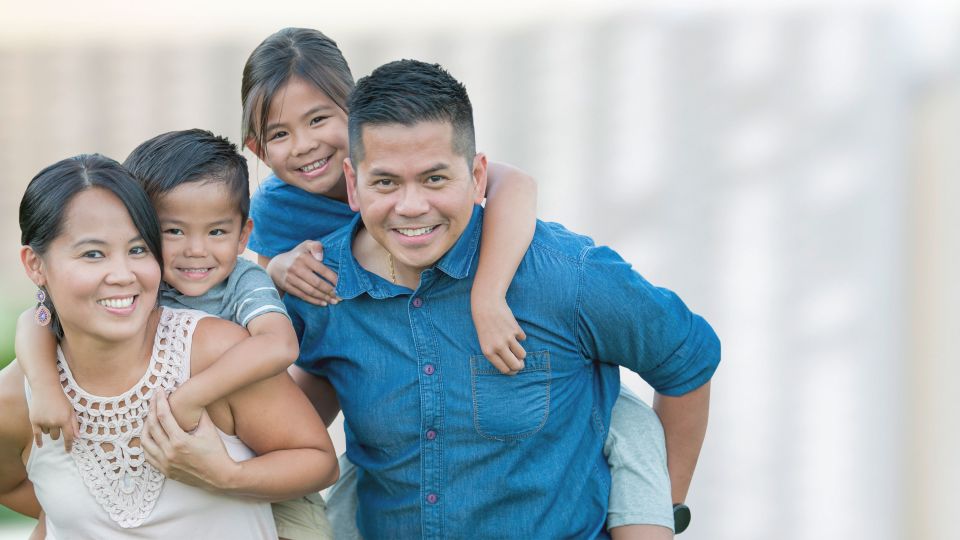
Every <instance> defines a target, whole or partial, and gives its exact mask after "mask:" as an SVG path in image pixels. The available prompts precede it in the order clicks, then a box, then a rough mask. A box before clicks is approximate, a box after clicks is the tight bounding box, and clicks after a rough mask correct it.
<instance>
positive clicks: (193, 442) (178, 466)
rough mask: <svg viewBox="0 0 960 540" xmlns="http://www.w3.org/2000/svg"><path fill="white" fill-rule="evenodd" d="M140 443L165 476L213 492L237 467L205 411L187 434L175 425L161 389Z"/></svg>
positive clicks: (155, 399) (148, 459)
mask: <svg viewBox="0 0 960 540" xmlns="http://www.w3.org/2000/svg"><path fill="white" fill-rule="evenodd" d="M140 445H141V446H142V448H143V453H144V457H146V459H147V462H149V463H150V464H151V465H153V466H154V467H156V468H157V470H159V471H160V472H162V473H163V474H164V475H165V476H166V477H167V478H172V479H173V480H176V481H178V482H183V483H184V484H189V485H191V486H196V487H199V488H203V489H208V490H212V491H219V490H222V489H223V488H224V486H225V485H226V482H227V480H226V479H227V478H229V475H230V471H231V470H232V469H233V468H235V467H237V466H238V465H237V463H236V462H235V461H233V459H231V458H230V455H229V454H227V449H226V448H225V447H224V446H223V441H222V440H220V435H218V434H217V428H216V426H214V425H213V421H212V420H210V416H209V415H207V411H206V410H204V411H203V412H202V414H201V415H200V423H199V425H198V426H197V429H196V431H194V432H193V434H187V433H186V432H184V431H183V430H182V429H180V426H179V425H177V421H176V420H175V419H174V418H173V413H172V412H171V411H170V404H169V403H168V402H167V396H166V394H165V393H164V392H162V391H160V392H157V394H156V397H154V399H153V401H152V402H151V403H150V414H149V415H148V416H147V423H146V425H144V428H143V432H142V433H141V435H140Z"/></svg>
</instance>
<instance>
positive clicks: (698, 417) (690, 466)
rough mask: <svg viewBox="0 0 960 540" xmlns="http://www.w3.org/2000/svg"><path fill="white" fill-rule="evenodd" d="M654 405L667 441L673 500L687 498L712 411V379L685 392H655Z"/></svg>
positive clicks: (675, 502)
mask: <svg viewBox="0 0 960 540" xmlns="http://www.w3.org/2000/svg"><path fill="white" fill-rule="evenodd" d="M653 409H654V410H655V411H657V414H658V415H659V416H660V422H661V423H662V424H663V435H664V438H665V439H666V443H667V470H668V471H669V472H670V485H671V488H670V492H671V495H672V497H673V503H674V504H677V503H682V502H684V501H685V500H686V499H687V491H688V490H689V489H690V480H691V479H692V478H693V471H694V469H696V467H697V459H698V458H699V457H700V449H701V448H702V447H703V438H704V436H705V435H706V433H707V417H708V416H709V411H710V382H709V381H708V382H707V383H706V384H704V385H703V386H701V387H700V388H697V389H696V390H694V391H692V392H689V393H687V394H684V395H682V396H677V397H671V396H665V395H662V394H660V393H657V394H655V395H654V398H653Z"/></svg>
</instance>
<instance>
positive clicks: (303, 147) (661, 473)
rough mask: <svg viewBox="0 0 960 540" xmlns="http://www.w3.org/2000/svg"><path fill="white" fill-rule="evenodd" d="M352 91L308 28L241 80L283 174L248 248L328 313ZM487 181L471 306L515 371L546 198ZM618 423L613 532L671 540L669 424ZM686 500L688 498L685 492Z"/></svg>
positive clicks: (252, 134)
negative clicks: (518, 280)
mask: <svg viewBox="0 0 960 540" xmlns="http://www.w3.org/2000/svg"><path fill="white" fill-rule="evenodd" d="M353 84H354V83H353V77H352V75H351V73H350V69H349V67H348V65H347V62H346V60H345V59H344V58H343V55H342V53H341V52H340V50H339V49H338V48H337V45H336V43H335V42H334V41H332V40H331V39H329V38H327V37H326V36H325V35H323V34H322V33H321V32H319V31H316V30H310V29H302V28H286V29H283V30H280V31H279V32H277V33H275V34H273V35H271V36H269V37H268V38H267V39H265V40H264V41H263V42H262V43H261V44H260V45H259V46H258V47H257V48H256V49H255V50H254V51H253V52H252V53H251V55H250V57H249V58H248V60H247V63H246V65H245V66H244V71H243V80H242V82H241V99H242V103H243V137H244V138H245V140H246V145H247V147H248V148H249V149H250V150H251V151H253V152H254V153H255V154H256V155H257V156H258V157H260V158H261V159H262V160H263V161H264V162H265V163H266V164H267V165H268V166H269V167H270V168H271V169H272V171H273V175H271V176H270V177H269V178H267V179H266V180H265V181H264V182H263V183H262V184H261V186H260V188H259V189H258V190H257V191H256V192H255V193H254V195H253V199H252V201H251V209H250V214H251V217H252V218H253V220H254V223H255V227H254V231H253V234H252V236H251V238H250V243H249V247H250V249H252V250H253V251H255V252H256V253H258V255H259V261H260V263H261V264H262V265H264V266H266V267H267V269H268V272H269V273H270V275H271V277H272V278H273V279H274V282H275V283H276V285H277V287H278V288H280V289H282V290H284V291H286V292H287V293H289V294H293V295H295V296H298V297H300V298H302V299H303V300H305V301H307V302H311V303H314V304H317V305H320V306H323V305H326V304H327V303H335V302H337V301H338V299H337V298H336V296H335V295H334V288H333V286H331V285H330V283H332V284H335V283H336V275H335V274H334V273H333V272H331V271H330V270H329V269H327V268H326V267H325V266H324V265H323V264H322V258H323V252H322V246H321V245H320V243H319V242H317V241H315V239H319V238H322V237H323V236H325V235H326V234H328V233H330V232H332V231H334V230H336V229H338V228H340V227H342V226H343V225H345V224H346V223H348V222H349V220H350V219H351V218H352V216H353V212H352V211H351V210H350V208H349V206H348V205H347V202H346V200H347V195H346V181H345V179H344V175H343V169H342V163H343V160H344V158H346V157H347V151H348V148H347V122H346V121H347V114H348V111H347V108H346V102H347V96H348V94H349V93H350V91H351V90H352V88H353ZM488 178H489V187H488V190H487V197H488V205H487V208H486V219H484V223H483V227H484V230H483V234H482V238H483V241H482V243H481V248H480V261H479V266H478V269H477V274H476V278H475V280H474V286H473V292H472V295H471V307H472V314H473V319H474V324H475V326H476V330H477V336H478V338H479V342H480V346H481V350H482V352H483V353H484V355H485V356H486V357H487V359H488V360H489V361H490V362H491V363H492V364H493V365H494V366H495V367H496V368H497V369H498V370H500V371H501V372H503V373H512V372H515V371H518V370H519V369H521V368H522V367H523V359H524V357H525V352H524V350H523V348H522V346H521V345H520V341H522V340H524V339H525V335H524V333H523V330H521V329H520V327H519V325H518V324H517V322H516V320H515V319H514V317H513V314H512V312H511V311H510V308H509V307H508V306H507V304H506V300H505V296H506V291H507V288H508V287H509V284H510V282H511V280H512V279H513V274H514V273H515V271H516V269H517V266H518V265H519V263H520V260H521V259H522V258H523V255H524V253H525V252H526V249H527V247H528V245H529V243H530V241H531V239H532V237H533V231H534V228H535V223H536V201H535V197H536V189H535V185H534V182H533V181H532V179H530V178H528V177H527V176H526V175H524V174H523V173H521V172H519V171H517V170H516V169H513V168H510V167H507V166H504V165H496V164H491V165H490V167H489V175H488ZM321 276H322V278H324V279H325V280H326V281H324V279H321ZM327 282H329V283H327ZM358 339H362V337H361V336H358ZM292 371H293V372H294V377H295V379H297V382H298V383H300V384H301V387H302V388H304V390H305V391H306V392H307V394H308V396H310V397H311V399H313V400H315V401H319V400H323V399H335V397H331V396H335V394H334V393H333V392H332V388H330V387H329V385H327V384H326V383H324V382H323V381H322V380H321V379H317V378H315V377H313V376H311V375H309V374H306V373H305V372H303V371H302V370H299V368H298V367H297V366H294V367H293V368H292ZM618 411H619V412H618ZM613 418H614V419H615V420H614V422H613V425H611V430H610V431H611V434H612V435H611V437H609V438H608V440H607V445H606V448H605V451H606V452H607V453H608V459H609V461H610V463H611V465H612V466H613V477H614V478H613V486H612V493H611V514H610V519H609V526H610V527H615V528H614V529H612V531H611V532H613V534H614V535H615V536H619V537H623V538H625V537H627V533H630V534H636V536H635V537H636V538H662V537H666V534H667V533H669V531H668V530H667V529H669V528H672V526H673V516H672V512H671V508H670V486H669V479H668V478H667V474H666V465H665V463H664V462H665V458H664V450H663V445H664V442H663V431H662V428H661V427H660V424H659V420H658V419H657V417H656V415H655V414H654V413H653V412H652V411H651V410H650V408H649V407H647V406H646V405H645V404H643V403H642V402H640V401H639V400H631V399H619V400H618V401H617V407H616V408H615V412H614V415H613ZM616 419H620V420H616ZM624 419H626V421H624ZM325 420H326V421H327V422H330V421H332V420H333V419H332V418H326V419H325ZM623 424H627V425H623ZM631 454H632V455H631ZM633 456H638V457H639V459H637V458H634V457H633ZM690 472H692V466H691V467H690ZM341 479H342V480H341V482H340V483H338V485H337V486H336V487H335V488H334V493H335V494H336V496H335V497H333V499H335V500H336V503H335V504H332V505H331V508H330V510H331V516H333V517H334V518H335V519H334V520H333V521H334V528H335V533H336V537H337V538H341V537H344V538H350V537H356V529H355V527H354V526H353V525H354V520H355V517H354V515H355V512H354V509H355V507H356V494H355V489H356V488H355V482H356V479H355V468H354V467H353V466H352V465H351V464H350V463H349V462H347V461H346V460H345V459H341ZM687 481H688V480H687ZM681 483H682V482H681ZM680 490H681V491H682V493H683V495H685V492H686V485H683V486H682V487H680ZM679 501H682V496H681V497H680V498H679V499H678V502H679ZM614 509H617V511H616V513H615V512H614ZM651 524H653V525H659V526H652V527H651V526H650V525H651ZM623 525H640V527H629V526H628V527H624V526H623ZM278 526H280V527H281V534H282V535H287V536H286V537H288V538H293V539H294V540H297V539H298V538H300V537H304V538H307V537H309V536H308V535H307V534H306V531H303V534H301V535H296V536H295V535H293V534H289V533H285V532H284V529H283V527H282V525H280V524H279V523H278ZM351 529H352V530H351ZM292 532H293V531H290V533H292Z"/></svg>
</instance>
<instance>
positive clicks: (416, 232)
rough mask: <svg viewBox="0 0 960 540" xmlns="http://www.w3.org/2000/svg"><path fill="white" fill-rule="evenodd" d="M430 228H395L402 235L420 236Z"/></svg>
mask: <svg viewBox="0 0 960 540" xmlns="http://www.w3.org/2000/svg"><path fill="white" fill-rule="evenodd" d="M432 230H433V227H421V228H419V229H397V232H398V233H400V234H402V235H404V236H421V235H424V234H427V233H428V232H430V231H432Z"/></svg>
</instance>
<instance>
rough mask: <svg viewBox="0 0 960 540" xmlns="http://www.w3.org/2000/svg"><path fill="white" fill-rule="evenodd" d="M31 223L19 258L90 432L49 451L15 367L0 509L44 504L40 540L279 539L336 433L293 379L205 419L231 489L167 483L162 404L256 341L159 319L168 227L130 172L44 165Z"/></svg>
mask: <svg viewBox="0 0 960 540" xmlns="http://www.w3.org/2000/svg"><path fill="white" fill-rule="evenodd" d="M20 227H21V233H22V243H23V247H22V248H21V259H22V261H23V264H24V268H25V269H26V272H27V275H28V276H29V277H30V279H31V280H32V281H33V282H34V283H35V284H36V285H37V286H38V287H40V288H41V290H42V291H44V294H45V295H46V296H47V298H46V300H45V301H41V302H42V303H43V304H44V305H45V306H47V307H48V308H50V312H48V313H47V316H48V317H49V318H50V319H51V320H52V328H53V330H54V331H55V332H56V334H57V335H58V336H59V337H60V354H59V360H58V367H59V371H60V379H61V384H62V385H63V387H64V392H65V393H66V394H67V396H68V398H70V400H71V401H72V402H73V403H74V408H75V410H76V411H77V415H78V417H79V421H80V426H81V429H80V434H79V437H78V438H77V440H76V443H75V444H74V445H73V449H72V450H71V451H70V452H69V453H68V452H66V451H65V450H64V448H63V445H60V444H55V443H54V442H52V441H51V440H49V436H44V437H45V439H46V440H45V441H44V443H45V444H42V445H40V446H38V445H37V444H35V443H34V439H33V436H32V432H31V427H30V422H29V407H28V403H29V396H30V390H29V387H28V386H27V385H26V384H25V380H24V377H23V372H22V370H21V369H20V367H19V366H18V365H17V363H16V362H14V363H12V364H10V366H8V367H7V368H6V369H4V370H3V371H2V372H0V504H3V505H5V506H7V507H10V508H12V509H14V510H16V511H19V512H21V513H24V514H27V515H32V516H38V515H40V512H41V505H42V508H43V510H44V511H45V513H46V515H45V517H44V518H42V520H41V523H40V525H38V530H37V531H35V536H43V535H45V536H46V538H57V539H69V538H114V537H117V536H120V535H128V536H129V535H135V536H136V537H137V538H177V537H181V538H232V539H262V538H276V530H275V528H274V525H273V518H272V515H271V513H270V508H269V504H268V501H271V500H283V499H290V498H293V497H298V496H302V495H304V494H307V493H313V492H316V491H318V490H319V489H321V488H323V487H325V486H327V485H330V484H331V483H333V482H334V481H335V480H336V476H337V465H336V457H335V455H334V453H333V447H332V444H331V443H330V439H329V436H328V435H327V432H326V429H325V427H324V425H323V423H322V421H321V420H320V418H319V417H318V416H317V414H316V412H315V411H314V409H313V407H312V406H311V405H310V403H309V402H308V401H307V399H306V397H305V396H304V395H303V394H302V393H301V392H300V390H299V389H298V388H297V387H296V385H295V384H294V383H293V381H292V380H291V379H290V378H289V377H288V376H287V375H286V374H282V375H278V376H276V377H273V378H271V379H267V380H264V381H261V382H259V383H256V384H253V385H251V386H249V387H247V388H245V389H243V390H242V391H240V392H236V393H235V394H233V395H230V396H228V397H227V398H225V399H223V400H222V401H220V402H217V403H215V404H213V405H211V406H210V407H208V408H207V413H208V414H209V417H207V416H206V415H205V416H204V418H203V419H202V420H201V426H200V428H199V429H206V430H216V431H217V432H218V433H219V436H220V437H219V439H220V441H222V442H223V444H224V446H225V447H226V449H227V451H228V453H229V454H230V455H231V457H233V459H234V460H235V462H236V463H232V464H231V467H232V469H231V470H230V471H228V472H227V473H226V474H224V473H223V472H222V471H217V474H216V476H217V477H218V478H229V479H230V483H229V485H226V486H223V489H222V491H220V492H211V491H206V490H204V489H201V488H198V487H192V486H188V485H186V484H182V483H180V482H178V481H176V480H174V479H169V478H164V476H163V475H162V474H161V473H160V472H159V471H158V470H156V469H155V468H154V467H152V466H151V465H150V464H149V463H148V462H146V461H145V459H144V455H143V452H142V449H141V444H140V443H141V433H142V428H143V425H144V421H145V420H146V416H147V411H148V406H149V407H156V408H157V409H158V411H159V412H160V413H161V414H162V413H163V412H164V411H165V410H166V409H165V405H166V404H165V395H166V393H168V392H169V391H171V390H173V389H174V388H176V387H177V386H178V385H179V384H182V383H183V382H184V381H185V380H186V379H187V378H189V377H190V374H191V372H192V373H194V374H195V373H198V372H199V371H202V370H203V369H205V368H206V367H207V366H208V365H210V364H211V363H212V362H213V361H214V360H216V359H217V358H218V357H219V356H220V355H221V354H222V353H223V352H224V351H226V350H227V349H229V348H230V347H231V346H233V345H234V344H236V343H237V342H238V341H240V340H241V339H243V338H244V337H245V336H246V333H245V331H244V330H243V329H242V328H241V327H239V326H237V325H236V324H233V323H230V322H227V321H223V320H221V319H217V318H214V317H205V316H204V314H202V313H200V312H196V311H189V310H172V309H167V308H160V307H157V293H158V287H159V284H160V269H161V262H160V227H159V225H158V223H157V218H156V215H155V214H154V211H153V208H152V206H151V205H150V201H149V199H148V198H147V195H146V194H145V193H144V192H143V190H142V189H141V188H140V186H139V185H138V184H137V182H136V181H135V180H134V179H133V178H132V177H131V176H130V175H129V173H127V172H126V171H125V170H124V169H123V168H122V167H121V166H120V165H119V164H117V163H116V162H115V161H113V160H110V159H108V158H104V157H102V156H98V155H89V156H78V157H76V158H70V159H66V160H63V161H60V162H58V163H56V164H54V165H51V166H50V167H47V168H46V169H44V170H43V171H41V172H40V173H39V174H38V175H37V176H36V177H34V179H33V180H32V181H31V183H30V185H29V186H28V187H27V191H26V193H25V195H24V198H23V201H22V202H21V208H20ZM54 307H55V309H54ZM42 311H43V310H40V309H38V313H41V312H42ZM39 318H40V316H38V319H39ZM38 322H40V321H38ZM213 440H216V438H214V439H213ZM152 442H153V444H172V445H176V441H152ZM212 450H215V452H212V453H214V454H217V453H218V452H219V451H220V449H219V448H215V449H212ZM216 463H219V464H221V465H222V464H223V463H222V462H221V461H217V462H216ZM44 525H45V528H44Z"/></svg>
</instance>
